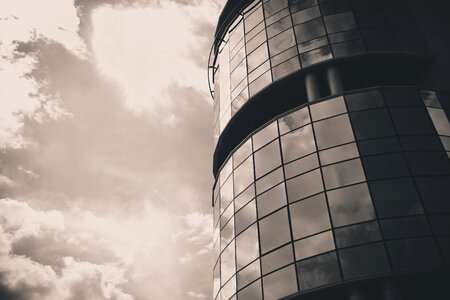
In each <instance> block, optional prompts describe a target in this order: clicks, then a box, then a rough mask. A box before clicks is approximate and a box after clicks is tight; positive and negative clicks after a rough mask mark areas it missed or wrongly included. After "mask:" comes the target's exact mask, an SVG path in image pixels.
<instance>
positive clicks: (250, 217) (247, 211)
mask: <svg viewBox="0 0 450 300" xmlns="http://www.w3.org/2000/svg"><path fill="white" fill-rule="evenodd" d="M234 219H235V222H236V235H238V234H239V233H241V232H242V231H244V230H245V229H246V228H247V227H248V226H249V225H250V224H252V223H253V222H256V203H255V201H252V202H250V203H248V204H247V205H246V206H244V208H242V209H241V210H240V211H238V212H237V213H236V215H235V216H234Z"/></svg>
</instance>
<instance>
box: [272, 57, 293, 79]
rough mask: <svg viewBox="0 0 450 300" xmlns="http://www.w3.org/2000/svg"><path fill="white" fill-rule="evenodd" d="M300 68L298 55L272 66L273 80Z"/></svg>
mask: <svg viewBox="0 0 450 300" xmlns="http://www.w3.org/2000/svg"><path fill="white" fill-rule="evenodd" d="M299 69H300V62H299V60H298V57H293V58H291V59H290V60H288V61H285V62H284V63H282V64H279V65H278V66H276V67H273V68H272V74H273V80H278V79H280V78H282V77H284V76H287V75H289V74H291V73H293V72H295V71H297V70H299Z"/></svg>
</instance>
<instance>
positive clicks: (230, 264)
mask: <svg viewBox="0 0 450 300" xmlns="http://www.w3.org/2000/svg"><path fill="white" fill-rule="evenodd" d="M220 262H221V265H220V266H221V270H222V271H221V273H220V281H221V283H222V284H224V283H225V282H227V280H228V279H230V278H231V276H233V274H234V273H236V264H235V251H234V242H232V243H231V244H230V245H229V246H228V247H227V249H225V251H224V252H223V253H222V255H221V256H220Z"/></svg>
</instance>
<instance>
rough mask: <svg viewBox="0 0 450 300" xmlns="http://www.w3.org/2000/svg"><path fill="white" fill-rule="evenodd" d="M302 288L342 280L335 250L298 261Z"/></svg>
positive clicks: (306, 288)
mask: <svg viewBox="0 0 450 300" xmlns="http://www.w3.org/2000/svg"><path fill="white" fill-rule="evenodd" d="M297 273H298V280H299V284H300V290H308V289H311V288H314V287H317V286H321V285H325V284H329V283H333V282H336V281H338V280H340V278H341V276H340V272H339V267H338V262H337V257H336V253H335V252H331V253H327V254H323V255H319V256H316V257H313V258H309V259H306V260H303V261H300V262H298V263H297Z"/></svg>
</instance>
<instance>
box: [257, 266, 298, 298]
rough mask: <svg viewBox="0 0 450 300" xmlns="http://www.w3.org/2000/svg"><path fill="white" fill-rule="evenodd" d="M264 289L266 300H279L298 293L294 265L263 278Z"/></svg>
mask: <svg viewBox="0 0 450 300" xmlns="http://www.w3.org/2000/svg"><path fill="white" fill-rule="evenodd" d="M263 287H264V300H277V299H280V298H282V297H284V296H287V295H290V294H293V293H295V292H297V282H296V278H295V267H294V265H291V266H289V267H286V268H284V269H282V270H279V271H276V272H274V273H272V274H270V275H267V276H265V277H263Z"/></svg>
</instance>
